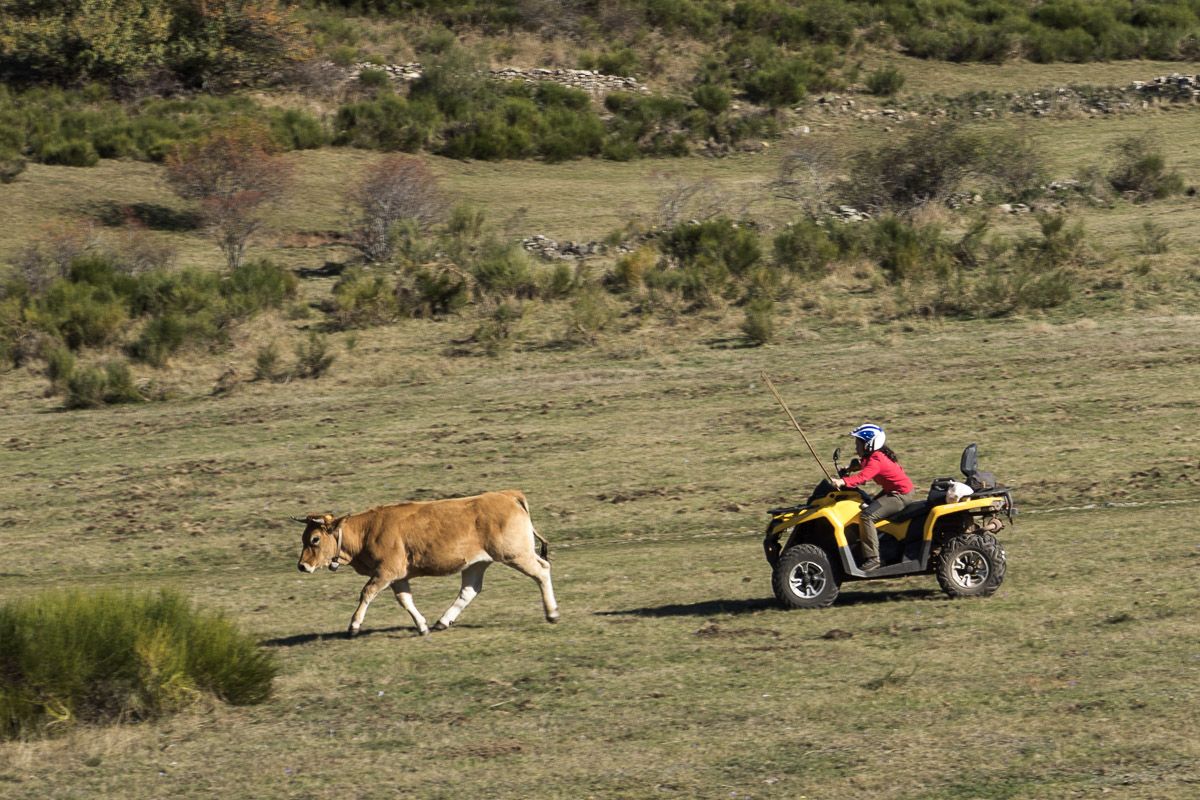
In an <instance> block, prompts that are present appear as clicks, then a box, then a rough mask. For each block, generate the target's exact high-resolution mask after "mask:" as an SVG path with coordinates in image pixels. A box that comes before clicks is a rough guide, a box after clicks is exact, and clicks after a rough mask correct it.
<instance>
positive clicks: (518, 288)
mask: <svg viewBox="0 0 1200 800" xmlns="http://www.w3.org/2000/svg"><path fill="white" fill-rule="evenodd" d="M471 274H472V275H473V276H474V278H475V280H476V281H477V283H478V285H479V289H480V291H482V292H484V293H486V294H494V295H509V296H516V297H526V298H528V297H533V296H534V295H535V294H536V293H537V283H536V281H535V280H534V277H533V268H532V265H531V264H530V262H529V254H528V253H526V252H525V250H524V249H523V248H522V247H521V246H520V245H519V244H517V243H516V242H504V241H501V240H499V239H489V240H487V241H485V242H484V243H483V246H482V247H481V252H480V254H479V257H478V259H477V260H476V261H475V263H474V264H472V265H471Z"/></svg>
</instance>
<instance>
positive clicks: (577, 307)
mask: <svg viewBox="0 0 1200 800" xmlns="http://www.w3.org/2000/svg"><path fill="white" fill-rule="evenodd" d="M616 318H617V312H616V309H615V308H614V307H613V305H612V303H611V302H610V301H609V299H608V296H607V294H605V292H604V290H602V289H601V288H600V287H599V286H596V285H594V284H593V285H591V286H588V287H586V288H584V289H582V290H581V291H580V292H579V294H578V296H577V297H576V298H575V301H574V302H573V303H571V310H570V313H569V314H568V317H567V339H568V340H571V341H576V342H582V343H586V344H595V343H596V340H597V339H598V338H599V336H600V334H601V332H603V331H604V330H605V329H606V328H608V326H609V325H611V324H612V323H613V321H614V320H615V319H616Z"/></svg>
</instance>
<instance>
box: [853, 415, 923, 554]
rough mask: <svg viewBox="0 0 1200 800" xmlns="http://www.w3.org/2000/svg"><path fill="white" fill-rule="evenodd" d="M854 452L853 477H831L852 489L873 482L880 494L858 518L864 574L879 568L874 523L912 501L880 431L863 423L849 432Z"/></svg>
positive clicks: (910, 488) (907, 483) (907, 482)
mask: <svg viewBox="0 0 1200 800" xmlns="http://www.w3.org/2000/svg"><path fill="white" fill-rule="evenodd" d="M850 435H851V436H853V437H854V449H855V451H857V453H858V455H859V458H861V459H862V464H861V466H860V468H859V471H858V473H857V474H855V475H850V476H848V477H846V478H834V479H833V483H834V485H835V486H837V488H839V489H842V488H846V489H853V488H854V487H855V486H859V485H861V484H864V483H866V482H867V481H870V480H874V481H875V482H876V483H878V484H879V485H880V486H881V487H883V491H882V492H880V493H879V494H878V495H876V497H875V499H874V500H872V501H871V502H870V503H868V504H867V506H866V508H864V509H863V510H862V513H861V514H859V517H858V520H859V521H858V531H859V538H860V540H861V541H862V554H863V562H862V569H863V570H864V571H868V570H873V569H878V568H879V533H878V532H877V531H876V530H875V523H876V522H879V521H880V520H883V519H887V518H888V517H890V516H893V515H895V514H898V513H900V512H901V511H902V510H904V507H905V506H906V505H908V504H909V503H911V502H912V501H913V482H912V481H911V480H909V477H908V476H907V475H905V474H904V470H903V469H901V467H900V461H899V459H897V458H896V454H895V453H893V452H892V449H891V448H890V447H887V446H886V445H884V441H886V437H885V435H884V433H883V428H881V427H879V426H878V425H872V424H871V423H867V424H865V425H859V426H858V427H857V428H855V429H854V430H852V431H850Z"/></svg>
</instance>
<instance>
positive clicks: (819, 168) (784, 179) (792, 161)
mask: <svg viewBox="0 0 1200 800" xmlns="http://www.w3.org/2000/svg"><path fill="white" fill-rule="evenodd" d="M836 175H837V160H836V159H835V158H834V157H833V156H832V155H831V154H830V153H828V152H826V151H821V150H815V149H810V150H793V151H791V152H790V153H788V154H787V155H786V156H785V157H784V159H783V161H782V162H781V163H780V164H779V175H778V176H777V177H776V178H775V180H773V181H771V183H769V184H768V187H769V188H770V190H771V191H772V192H773V193H774V194H775V196H776V197H780V198H782V199H784V200H790V201H792V202H793V203H796V204H797V205H799V206H800V208H801V209H802V210H803V211H804V214H805V215H806V216H808V217H809V218H810V219H817V218H818V217H820V216H821V214H822V213H823V212H824V211H825V209H826V208H827V206H828V204H829V195H830V190H831V189H832V188H833V185H834V182H835V181H836Z"/></svg>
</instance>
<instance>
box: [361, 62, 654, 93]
mask: <svg viewBox="0 0 1200 800" xmlns="http://www.w3.org/2000/svg"><path fill="white" fill-rule="evenodd" d="M364 70H380V71H383V72H386V73H387V75H388V77H390V78H391V79H392V80H393V81H398V82H401V83H412V82H413V81H415V80H418V79H419V78H420V77H421V76H422V75H423V74H424V68H423V67H422V66H421V64H420V63H417V62H412V63H408V64H370V63H365V62H364V63H361V64H355V65H354V66H353V67H351V68H350V77H352V78H357V77H358V75H359V74H360V73H361V72H363V71H364ZM488 72H489V73H490V75H491V77H492V78H493V79H494V80H498V81H523V82H525V83H537V82H539V81H550V82H552V83H559V84H562V85H563V86H570V87H572V88H574V89H582V90H583V91H585V92H587V93H588V94H592V95H604V94H607V93H609V92H638V93H641V94H649V93H650V90H649V89H648V88H647V87H645V86H643V85H642V84H640V83H638V81H637V79H636V78H632V77H625V76H620V75H605V74H603V73H601V72H597V71H595V70H590V69H543V68H535V69H520V68H518V67H503V68H501V69H493V70H488Z"/></svg>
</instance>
